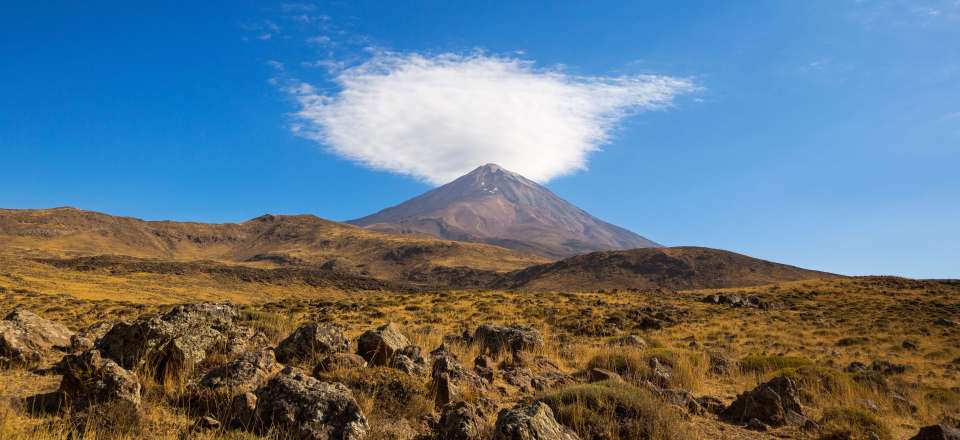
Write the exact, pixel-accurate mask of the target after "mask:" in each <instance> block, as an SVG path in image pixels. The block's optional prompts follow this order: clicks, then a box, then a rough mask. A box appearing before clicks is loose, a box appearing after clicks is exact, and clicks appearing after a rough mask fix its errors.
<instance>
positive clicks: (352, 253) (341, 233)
mask: <svg viewBox="0 0 960 440" xmlns="http://www.w3.org/2000/svg"><path fill="white" fill-rule="evenodd" d="M0 253H6V254H15V255H18V256H20V257H32V258H50V257H78V256H95V255H124V256H131V257H137V258H153V259H162V260H172V261H197V260H211V261H218V262H229V263H241V264H246V265H250V266H259V267H276V266H291V265H296V266H323V267H325V268H327V269H336V270H337V271H340V272H344V273H353V274H359V275H363V276H370V277H375V278H379V279H385V280H394V279H402V278H404V277H406V276H407V274H408V273H409V272H416V271H424V270H429V269H430V268H433V267H458V266H468V267H470V268H473V269H478V270H486V271H510V270H516V269H519V268H523V267H526V266H528V265H530V264H535V263H542V262H545V261H546V260H543V259H541V258H538V257H535V256H532V255H528V254H522V253H518V252H515V251H511V250H509V249H504V248H499V247H495V246H489V245H484V244H474V243H460V242H452V241H442V240H437V239H433V238H427V237H414V236H398V235H393V234H383V233H379V232H375V231H369V230H365V229H362V228H357V227H355V226H350V225H345V224H342V223H337V222H332V221H329V220H323V219H321V218H318V217H314V216H309V215H297V216H279V215H265V216H262V217H258V218H255V219H253V220H249V221H247V222H244V223H239V224H205V223H190V222H172V221H144V220H139V219H135V218H130V217H116V216H111V215H107V214H102V213H98V212H92V211H83V210H79V209H73V208H56V209H40V210H10V209H0Z"/></svg>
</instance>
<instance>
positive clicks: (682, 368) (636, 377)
mask: <svg viewBox="0 0 960 440" xmlns="http://www.w3.org/2000/svg"><path fill="white" fill-rule="evenodd" d="M653 358H656V359H657V360H659V361H660V363H661V364H663V365H665V366H667V367H669V369H670V384H669V385H670V386H671V387H676V388H683V389H686V390H698V389H699V388H700V386H701V384H702V383H703V380H704V378H705V376H706V368H705V360H704V355H703V354H702V353H699V352H693V351H687V350H676V349H667V348H654V349H649V350H629V349H622V348H621V349H606V350H603V351H601V352H599V353H597V354H596V355H594V357H593V358H591V359H590V360H589V361H588V362H587V365H586V368H587V369H589V368H603V369H605V370H610V371H613V372H615V373H617V374H619V375H620V376H622V377H623V378H624V379H625V380H627V381H629V382H632V383H635V384H639V383H642V382H643V381H647V380H653V379H654V374H653V370H652V369H651V368H650V363H651V360H652V359H653Z"/></svg>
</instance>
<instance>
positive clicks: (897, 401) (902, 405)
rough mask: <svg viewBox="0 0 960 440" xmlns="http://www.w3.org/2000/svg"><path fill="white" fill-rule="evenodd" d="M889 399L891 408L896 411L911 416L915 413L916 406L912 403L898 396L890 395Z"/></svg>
mask: <svg viewBox="0 0 960 440" xmlns="http://www.w3.org/2000/svg"><path fill="white" fill-rule="evenodd" d="M890 399H891V400H893V408H894V409H895V410H897V411H900V412H909V413H911V414H913V413H915V412H917V405H914V403H913V402H911V401H910V400H908V399H907V398H906V397H903V396H901V395H900V394H897V393H891V394H890Z"/></svg>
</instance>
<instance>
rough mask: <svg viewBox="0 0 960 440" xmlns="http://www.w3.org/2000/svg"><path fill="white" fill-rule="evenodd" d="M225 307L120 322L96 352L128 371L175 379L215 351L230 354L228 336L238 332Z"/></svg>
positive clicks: (183, 310)
mask: <svg viewBox="0 0 960 440" xmlns="http://www.w3.org/2000/svg"><path fill="white" fill-rule="evenodd" d="M236 316H237V312H236V310H234V308H233V306H230V305H228V304H212V303H202V304H190V305H181V306H176V307H174V308H173V309H171V310H170V311H169V312H167V313H165V314H163V315H149V316H144V317H141V318H140V319H137V320H136V321H134V322H133V323H126V322H120V323H117V324H115V325H114V326H113V328H111V329H110V331H109V332H107V334H105V335H104V336H103V337H102V338H100V340H99V341H98V342H97V344H96V346H97V349H98V350H100V351H101V352H102V353H103V355H104V356H105V357H108V358H110V359H113V360H114V361H115V362H117V363H118V364H120V365H121V366H122V367H124V368H126V369H129V370H139V369H140V368H143V367H144V366H147V363H148V362H149V363H150V365H149V367H150V368H151V369H152V371H153V372H154V373H155V374H156V377H157V378H158V379H160V380H164V379H166V378H167V377H169V376H179V375H182V374H184V373H186V372H187V371H189V370H190V369H191V368H193V366H194V365H196V364H199V363H200V362H202V361H203V360H204V359H206V357H207V356H208V355H209V354H210V353H213V352H216V351H217V350H221V351H226V352H230V351H232V350H230V348H229V346H228V345H229V343H230V341H231V340H233V339H234V338H232V336H233V335H234V334H235V333H237V332H240V331H241V328H238V327H237V326H235V325H234V323H233V320H234V318H235V317H236Z"/></svg>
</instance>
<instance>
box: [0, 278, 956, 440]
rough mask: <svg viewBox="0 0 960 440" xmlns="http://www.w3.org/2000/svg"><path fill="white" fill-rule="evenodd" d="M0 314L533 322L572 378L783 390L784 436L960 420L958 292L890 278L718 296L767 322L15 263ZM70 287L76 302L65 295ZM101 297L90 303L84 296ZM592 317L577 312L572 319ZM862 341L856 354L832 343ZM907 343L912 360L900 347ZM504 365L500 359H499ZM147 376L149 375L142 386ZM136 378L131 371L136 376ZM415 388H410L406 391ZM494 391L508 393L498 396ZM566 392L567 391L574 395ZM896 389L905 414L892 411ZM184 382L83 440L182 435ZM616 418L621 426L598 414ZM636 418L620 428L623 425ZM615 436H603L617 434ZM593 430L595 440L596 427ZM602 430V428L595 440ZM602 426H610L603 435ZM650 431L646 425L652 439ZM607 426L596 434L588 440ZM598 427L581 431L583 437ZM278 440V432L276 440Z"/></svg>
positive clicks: (56, 424)
mask: <svg viewBox="0 0 960 440" xmlns="http://www.w3.org/2000/svg"><path fill="white" fill-rule="evenodd" d="M0 286H2V290H0V312H3V311H6V310H9V309H11V308H14V307H26V308H29V309H31V310H34V311H36V312H37V313H39V314H41V315H42V316H45V317H47V318H49V319H54V320H57V321H61V322H63V323H65V324H66V325H68V326H69V327H71V328H74V329H78V328H81V327H83V326H86V325H89V324H92V323H94V322H97V321H103V320H110V321H113V320H119V319H132V318H134V317H136V316H137V315H139V314H142V313H150V312H155V311H158V310H163V309H164V308H165V306H162V304H167V303H171V302H182V301H186V300H188V299H189V300H199V299H212V298H218V299H220V298H227V299H232V300H234V301H236V302H237V303H239V304H240V308H241V310H242V320H243V321H244V322H245V323H246V324H247V325H250V326H253V327H256V328H258V329H261V330H263V331H264V332H265V333H266V334H267V335H268V336H269V337H270V338H271V339H272V340H273V341H274V342H276V341H279V340H280V339H282V338H283V337H285V336H286V335H287V334H289V332H290V331H292V330H293V329H294V328H295V327H296V326H297V325H298V324H299V323H301V322H304V321H307V320H317V321H330V322H335V323H337V324H339V325H341V326H343V327H344V328H345V329H346V332H347V334H348V336H350V337H351V338H355V337H356V336H358V335H359V334H360V333H362V332H363V331H364V330H367V329H370V328H372V327H375V326H377V325H380V324H382V323H384V322H387V321H392V322H395V323H396V324H398V325H399V326H400V327H401V328H402V329H403V330H404V332H405V333H406V334H407V336H408V337H409V338H410V339H411V341H413V342H415V343H416V344H418V345H420V346H421V347H422V348H423V349H424V351H425V352H429V351H430V350H432V349H433V348H436V347H437V346H438V345H439V344H440V343H441V341H442V339H443V336H444V335H450V334H461V333H462V332H463V330H465V329H467V330H471V331H472V330H473V329H475V328H476V327H477V326H478V325H479V324H482V323H519V324H524V325H531V326H533V327H535V328H537V329H538V330H540V331H541V333H542V334H543V335H544V337H545V340H546V345H545V347H544V348H543V349H542V350H541V351H540V352H539V353H537V355H539V356H543V357H545V358H547V359H550V360H552V361H553V362H554V363H556V364H557V365H559V366H560V367H561V369H562V370H563V371H564V372H566V373H569V374H577V373H578V372H581V371H584V370H586V369H588V368H589V367H591V366H601V367H605V368H608V369H611V370H615V371H618V372H620V373H621V374H623V375H624V377H625V378H626V379H627V380H628V381H630V382H633V383H640V382H641V381H642V380H644V379H647V378H649V375H650V371H649V366H648V365H649V359H650V358H651V357H656V358H658V359H659V360H660V361H661V363H663V364H666V365H669V366H670V367H671V368H672V371H673V378H674V379H673V380H674V381H675V383H672V384H671V385H673V386H677V387H682V388H685V389H688V390H690V391H691V392H693V393H694V394H695V395H698V396H700V395H712V396H717V397H719V398H720V399H722V400H724V401H725V402H730V401H732V399H733V398H734V397H735V396H736V394H738V393H740V392H743V391H745V390H747V389H750V388H752V387H753V386H755V385H756V384H757V383H759V382H760V381H763V380H767V379H769V378H770V377H771V376H773V375H788V376H790V377H792V378H794V379H795V381H796V382H797V383H798V385H799V387H800V390H801V398H802V400H803V403H804V405H805V411H806V412H807V415H808V416H810V417H811V418H813V419H814V420H816V421H818V423H820V424H821V426H823V427H824V431H823V432H820V433H817V432H806V431H799V430H791V429H789V428H787V429H786V431H785V432H786V434H783V433H780V434H783V435H792V436H795V437H798V438H817V436H819V435H821V434H824V433H830V432H834V433H841V432H848V433H850V435H852V436H853V438H859V437H858V436H860V437H862V436H865V435H867V434H866V433H867V432H868V431H870V432H874V433H875V434H877V435H879V436H880V438H882V439H886V438H890V439H895V438H908V437H909V436H911V435H913V434H914V433H916V431H917V429H918V428H919V427H920V426H924V425H927V424H932V423H936V422H939V421H940V420H941V419H942V418H943V417H944V416H948V415H956V414H960V389H958V388H957V387H958V384H960V329H958V328H956V327H949V326H939V325H934V324H933V322H934V320H935V319H936V318H948V319H954V320H956V318H957V316H958V314H960V285H958V284H956V283H953V284H951V283H937V282H914V281H908V280H906V281H905V280H899V279H881V278H854V279H832V280H820V281H804V282H791V283H783V284H779V285H772V286H760V287H754V288H749V289H726V290H724V291H720V292H726V293H730V292H736V293H746V294H755V295H758V296H760V297H761V298H762V299H764V300H765V301H768V302H770V303H772V304H774V305H775V307H774V308H772V309H771V310H760V309H751V308H731V307H727V306H722V305H712V304H706V303H702V302H700V298H702V297H703V296H704V295H706V294H707V293H714V292H718V291H715V290H711V291H690V292H664V293H658V294H644V293H566V292H558V293H542V294H530V293H522V292H503V291H444V292H432V293H392V292H352V293H347V292H329V291H322V290H318V289H313V288H310V287H308V286H271V285H262V284H254V283H246V284H244V283H240V282H237V283H236V284H222V283H221V284H217V283H214V282H205V281H204V280H203V279H199V278H192V277H179V278H178V277H169V278H168V277H166V276H157V275H151V276H145V275H144V276H142V277H141V276H130V277H111V276H109V275H103V274H99V275H97V274H83V273H71V272H67V271H61V270H59V269H52V268H49V267H47V266H43V267H37V266H33V263H23V262H21V263H17V264H14V265H8V266H6V267H5V269H4V270H3V272H2V273H0ZM74 289H76V290H74ZM95 292H102V293H95ZM642 308H654V309H656V310H663V311H665V313H668V314H673V315H674V316H676V318H677V323H676V324H674V325H667V326H666V327H664V328H663V329H660V330H642V329H641V328H640V327H639V324H638V323H637V322H636V321H632V320H630V319H628V318H629V316H631V315H630V312H631V311H633V310H639V309H642ZM588 309H589V313H587V312H585V310H588ZM624 334H636V335H639V336H641V337H643V338H645V339H646V340H647V341H648V342H650V345H649V347H648V348H646V349H640V348H624V347H611V346H610V344H609V340H610V338H611V337H612V336H615V335H624ZM845 338H862V339H859V341H861V342H859V343H853V344H850V343H838V342H839V341H841V340H843V339H845ZM905 341H909V342H910V344H908V346H916V347H917V348H916V349H912V348H905V347H904V342H905ZM451 350H452V351H453V352H454V353H455V354H456V355H457V356H458V358H459V359H460V360H461V362H462V363H463V364H464V365H465V366H466V367H467V368H470V367H471V366H472V360H473V358H474V357H475V356H476V355H477V354H478V353H477V351H476V348H475V347H472V346H464V345H460V344H454V345H452V346H451ZM708 352H719V353H722V354H724V355H726V356H727V357H729V358H730V359H732V360H737V361H740V362H739V364H738V366H735V367H734V368H733V371H731V372H730V373H729V374H714V373H711V372H709V361H708V356H707V353H708ZM501 360H507V359H501ZM874 360H887V361H890V362H894V363H897V364H904V365H907V366H909V367H910V368H909V369H908V370H907V371H906V372H905V373H903V374H896V375H891V376H886V377H883V378H873V379H871V380H872V381H871V380H865V379H863V378H859V379H858V378H857V377H855V376H854V375H852V374H850V373H847V372H845V371H843V370H844V368H845V367H846V366H847V364H849V363H850V362H852V361H859V362H863V363H866V364H869V363H870V362H872V361H874ZM147 376H149V375H147ZM141 377H144V376H141ZM324 378H325V379H329V380H338V381H342V382H344V383H345V384H347V385H348V386H350V387H351V388H353V389H354V392H355V394H356V395H357V398H358V400H359V402H360V403H361V405H362V406H363V408H364V410H365V412H366V414H367V416H368V418H369V419H370V421H371V426H372V429H373V432H372V433H371V435H370V438H395V437H397V436H400V435H401V434H400V432H401V431H403V432H421V433H422V432H423V431H424V430H425V429H426V427H425V425H424V424H423V423H422V420H421V417H422V416H424V415H427V414H431V413H433V411H434V407H433V400H432V398H433V396H432V391H431V390H430V387H429V383H428V382H429V380H428V379H425V380H422V381H419V382H418V381H417V380H415V379H411V378H408V377H401V376H398V375H397V373H396V372H395V371H392V370H384V369H376V368H372V369H367V370H364V371H360V372H357V371H335V372H332V373H329V374H327V375H326V376H325V377H324ZM411 381H413V382H411ZM56 384H57V378H56V376H40V375H35V374H31V373H28V372H25V371H23V370H18V369H12V370H2V371H0V396H12V397H24V396H28V395H31V394H36V393H39V392H43V391H50V390H52V389H54V388H56ZM495 385H496V386H495V387H492V388H491V390H490V391H488V392H487V394H485V395H473V396H470V399H471V400H475V401H480V400H481V398H483V399H484V400H486V401H489V402H490V403H489V404H490V405H493V407H492V408H491V409H490V410H488V411H485V416H486V422H487V425H488V428H490V427H492V425H493V422H494V419H495V417H496V408H502V407H507V406H510V405H512V404H513V403H515V402H516V401H518V400H520V399H523V398H541V399H544V400H546V401H548V402H550V403H551V405H552V406H554V405H556V408H555V409H556V410H557V412H558V413H560V414H558V417H559V418H561V419H562V420H565V421H566V422H567V423H569V424H570V425H571V426H574V427H575V428H576V429H577V430H578V431H579V432H581V434H583V435H584V436H585V437H587V438H591V435H596V436H597V437H595V438H600V436H601V434H604V433H605V434H604V435H607V437H606V438H618V437H617V436H619V438H629V437H630V436H631V435H634V434H632V433H644V432H646V433H647V434H642V435H641V438H643V437H642V436H643V435H646V436H648V438H658V439H671V438H705V439H706V438H729V439H749V438H773V437H772V435H780V434H778V432H775V433H773V434H769V433H757V432H752V431H746V430H744V429H741V428H739V427H734V426H731V425H727V424H724V423H722V422H720V421H718V420H716V419H715V418H714V417H711V416H707V417H701V416H689V415H686V414H683V413H682V411H679V410H678V409H676V408H673V407H671V406H669V405H665V404H663V403H661V402H658V401H656V400H655V399H656V398H655V397H652V396H647V395H646V394H641V393H627V394H629V396H630V397H629V398H628V397H626V396H625V395H623V393H620V392H617V391H610V390H608V389H607V388H604V386H602V385H577V386H573V387H570V388H561V389H554V390H547V391H543V392H537V391H530V392H528V393H522V392H520V391H519V390H518V389H516V388H515V387H511V386H509V385H506V384H504V383H501V382H500V380H499V379H498V381H497V383H496V384H495ZM498 387H503V388H504V389H506V390H507V393H506V394H502V393H500V392H499V391H497V388H498ZM578 387H579V388H578ZM892 393H897V394H899V395H901V396H903V397H904V398H905V399H906V400H908V401H910V402H911V403H912V404H913V405H914V406H915V408H914V410H912V411H911V410H910V409H909V408H907V409H905V408H903V407H898V406H897V405H896V404H895V403H894V401H893V399H892V398H891V396H892ZM182 394H183V388H182V382H176V381H170V382H168V383H165V384H159V383H155V382H152V381H146V383H145V393H144V396H145V397H144V398H145V403H144V405H145V409H146V410H145V414H144V417H143V420H141V421H140V423H139V424H137V425H136V426H135V429H136V432H135V433H129V432H125V431H123V430H116V431H111V430H109V429H108V430H107V431H104V432H99V431H98V432H88V433H86V437H83V438H113V436H117V437H118V438H156V439H168V438H169V439H173V438H182V437H183V436H184V435H186V433H190V432H191V431H190V427H191V425H192V422H193V420H194V416H192V415H191V412H190V408H186V407H184V406H183V404H182V401H183V399H182V397H183V396H182ZM8 401H9V399H7V398H4V399H2V402H3V403H0V438H4V439H6V438H11V439H20V438H23V439H26V438H29V439H31V440H44V439H54V438H57V439H61V438H66V437H67V435H68V433H69V431H70V429H71V426H73V425H72V424H71V423H70V422H69V420H66V419H64V418H62V417H51V416H47V417H35V416H31V415H29V414H27V413H25V412H24V411H23V410H22V409H21V408H17V407H16V405H10V404H8V403H6V402H8ZM618 406H622V407H623V408H629V409H630V411H633V414H636V415H635V416H633V417H631V418H629V420H627V422H626V423H625V422H624V420H623V419H622V417H621V418H617V417H615V416H614V415H612V414H614V413H615V412H616V411H615V410H613V409H611V408H617V407H618ZM630 423H634V425H630ZM614 427H615V428H614ZM598 429H599V430H600V431H597V430H598ZM604 429H606V430H607V431H603V430H604ZM611 429H612V431H611ZM651 430H652V431H651ZM601 431H603V432H601ZM590 433H594V434H590ZM192 435H195V436H196V437H191V438H211V439H212V438H259V437H254V436H252V435H251V434H245V433H242V432H240V431H214V432H204V433H194V434H192ZM273 436H274V438H279V437H280V436H281V434H279V433H278V434H274V435H273Z"/></svg>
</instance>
